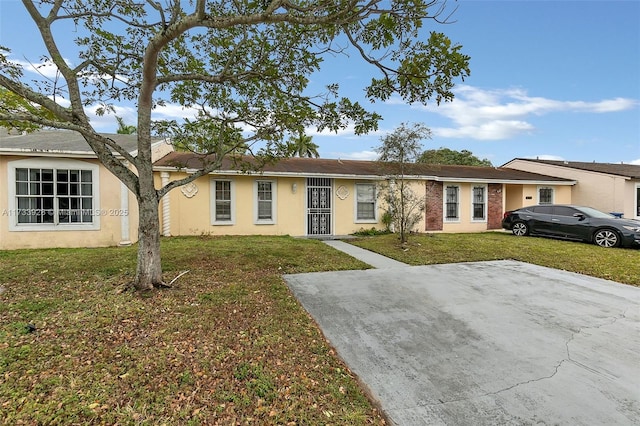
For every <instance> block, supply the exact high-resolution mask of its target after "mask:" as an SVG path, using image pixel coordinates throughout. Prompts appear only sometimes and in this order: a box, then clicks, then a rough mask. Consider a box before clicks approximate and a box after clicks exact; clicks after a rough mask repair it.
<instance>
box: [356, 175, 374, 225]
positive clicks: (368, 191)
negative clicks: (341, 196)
mask: <svg viewBox="0 0 640 426" xmlns="http://www.w3.org/2000/svg"><path fill="white" fill-rule="evenodd" d="M375 220H376V187H375V185H374V184H372V183H358V184H356V221H357V222H359V221H362V222H375Z"/></svg>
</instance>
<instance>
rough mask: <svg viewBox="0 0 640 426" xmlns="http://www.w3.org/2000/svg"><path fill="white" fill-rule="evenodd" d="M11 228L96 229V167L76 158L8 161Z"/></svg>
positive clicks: (97, 227) (97, 225) (97, 218)
mask: <svg viewBox="0 0 640 426" xmlns="http://www.w3.org/2000/svg"><path fill="white" fill-rule="evenodd" d="M9 180H10V182H9V188H10V190H9V208H10V212H11V216H13V217H14V219H13V220H12V221H11V225H10V229H11V230H13V231H16V230H30V231H34V230H83V229H85V230H95V229H99V225H100V224H99V222H100V221H99V216H100V214H99V213H98V212H99V206H98V197H97V192H98V191H97V183H98V182H97V181H98V166H97V165H95V164H91V163H85V162H82V161H76V160H59V159H25V160H18V161H14V162H11V163H9Z"/></svg>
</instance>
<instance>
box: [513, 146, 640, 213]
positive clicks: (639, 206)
mask: <svg viewBox="0 0 640 426" xmlns="http://www.w3.org/2000/svg"><path fill="white" fill-rule="evenodd" d="M502 167H503V168H510V169H516V170H524V171H529V172H533V173H541V174H545V175H549V176H557V177H561V178H565V179H572V180H575V181H576V185H575V186H574V187H573V189H572V194H571V199H572V200H573V203H574V204H579V205H585V206H591V207H593V208H596V209H598V210H602V211H604V212H608V213H622V214H623V215H624V217H626V218H630V219H633V218H635V219H640V165H633V164H612V163H595V162H593V163H587V162H578V161H553V160H538V159H535V160H533V159H526V158H516V159H513V160H511V161H509V162H508V163H506V164H505V165H503V166H502Z"/></svg>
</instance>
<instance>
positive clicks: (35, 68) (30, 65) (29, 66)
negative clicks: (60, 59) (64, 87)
mask: <svg viewBox="0 0 640 426" xmlns="http://www.w3.org/2000/svg"><path fill="white" fill-rule="evenodd" d="M64 61H65V62H66V63H67V65H71V62H70V61H69V60H67V59H65V60H64ZM11 62H12V63H14V64H17V65H20V66H21V67H22V69H24V70H25V71H26V72H31V73H35V74H38V75H41V76H43V77H45V78H47V79H55V78H56V77H59V78H61V75H60V74H59V73H58V67H57V66H55V65H54V63H53V62H49V61H47V62H40V63H34V62H29V61H23V60H20V59H12V60H11Z"/></svg>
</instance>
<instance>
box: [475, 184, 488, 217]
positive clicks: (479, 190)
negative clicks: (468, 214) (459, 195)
mask: <svg viewBox="0 0 640 426" xmlns="http://www.w3.org/2000/svg"><path fill="white" fill-rule="evenodd" d="M486 196H487V187H486V186H484V185H483V186H474V187H473V191H472V200H471V204H472V206H471V207H472V210H473V217H472V219H473V220H486V219H487V216H486V211H487V208H486V206H487V200H486Z"/></svg>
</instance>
